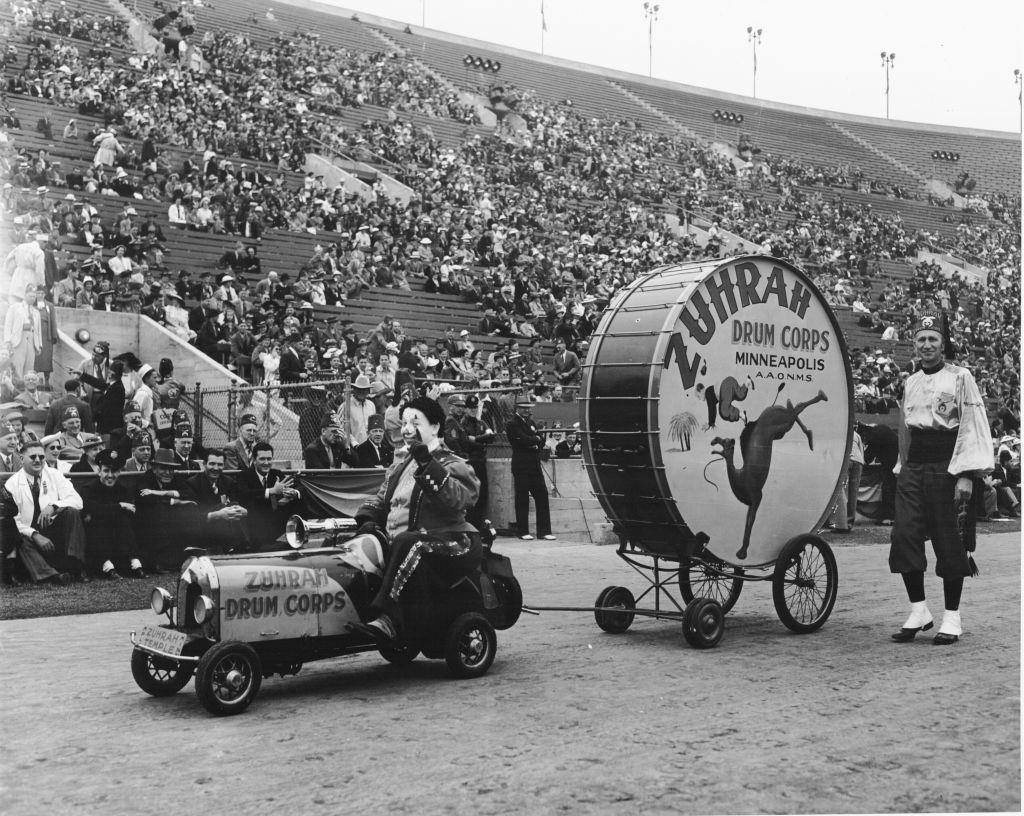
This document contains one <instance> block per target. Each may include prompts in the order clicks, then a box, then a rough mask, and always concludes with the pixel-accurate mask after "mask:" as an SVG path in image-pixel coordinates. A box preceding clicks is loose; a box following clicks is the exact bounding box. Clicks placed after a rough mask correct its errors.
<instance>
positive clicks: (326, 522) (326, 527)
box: [284, 516, 359, 550]
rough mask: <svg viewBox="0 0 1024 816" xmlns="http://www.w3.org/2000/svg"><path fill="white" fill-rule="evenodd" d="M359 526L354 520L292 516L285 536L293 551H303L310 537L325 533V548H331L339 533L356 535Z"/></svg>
mask: <svg viewBox="0 0 1024 816" xmlns="http://www.w3.org/2000/svg"><path fill="white" fill-rule="evenodd" d="M358 527H359V524H358V523H357V522H356V520H355V519H354V518H323V519H304V518H302V517H301V516H292V517H291V518H289V519H288V523H287V524H286V525H285V528H284V534H285V538H286V539H287V541H288V546H289V547H291V548H292V549H293V550H301V549H302V548H303V547H304V546H306V544H307V542H308V541H309V539H310V536H314V535H318V534H320V533H325V534H326V535H325V537H324V546H327V547H329V546H331V545H332V544H333V543H334V541H333V539H334V537H335V536H336V535H337V534H339V533H354V532H355V531H356V528H358Z"/></svg>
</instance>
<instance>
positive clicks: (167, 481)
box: [135, 448, 196, 572]
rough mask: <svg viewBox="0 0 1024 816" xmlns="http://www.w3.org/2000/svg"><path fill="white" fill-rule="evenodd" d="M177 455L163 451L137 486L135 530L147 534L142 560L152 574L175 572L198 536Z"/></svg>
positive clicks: (189, 497)
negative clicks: (180, 473) (191, 540)
mask: <svg viewBox="0 0 1024 816" xmlns="http://www.w3.org/2000/svg"><path fill="white" fill-rule="evenodd" d="M178 470H179V466H178V463H177V461H176V460H175V458H174V452H173V451H169V450H167V449H166V448H160V449H158V450H157V451H156V453H155V454H154V456H153V461H152V466H151V470H150V471H149V472H148V473H146V474H144V475H143V476H142V477H140V478H139V480H138V482H137V483H136V485H137V487H138V489H139V491H138V496H137V498H136V500H135V506H136V529H137V530H144V531H145V533H146V536H145V539H144V541H143V544H142V548H143V558H144V559H145V562H146V566H147V568H148V569H149V571H150V572H172V571H175V570H177V568H178V566H179V565H180V564H181V561H182V555H183V552H184V549H185V544H186V543H187V542H188V541H189V540H190V539H191V538H192V537H193V536H194V535H195V532H196V502H195V500H194V499H193V498H192V494H191V492H190V491H189V489H188V487H187V486H186V485H185V481H184V479H182V478H181V476H180V475H179V474H178V472H177V471H178Z"/></svg>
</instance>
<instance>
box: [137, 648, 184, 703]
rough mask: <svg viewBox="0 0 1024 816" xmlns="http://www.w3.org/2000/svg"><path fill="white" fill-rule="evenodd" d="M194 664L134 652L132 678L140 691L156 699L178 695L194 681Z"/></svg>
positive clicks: (138, 651)
mask: <svg viewBox="0 0 1024 816" xmlns="http://www.w3.org/2000/svg"><path fill="white" fill-rule="evenodd" d="M193 670H194V666H193V665H192V663H185V662H178V661H176V660H170V659H169V658H166V657H159V656H157V655H152V654H149V652H144V651H143V650H142V649H133V650H132V677H134V678H135V682H136V684H137V685H138V687H139V688H140V689H142V690H143V691H144V692H146V694H151V695H153V696H154V697H170V696H171V695H172V694H177V693H178V692H179V691H181V690H182V689H183V688H185V686H186V685H187V684H188V681H189V680H191V679H192V672H193Z"/></svg>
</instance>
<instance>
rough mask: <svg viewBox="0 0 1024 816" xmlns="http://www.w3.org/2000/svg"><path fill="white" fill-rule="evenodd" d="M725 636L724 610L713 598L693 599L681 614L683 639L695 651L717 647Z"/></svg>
mask: <svg viewBox="0 0 1024 816" xmlns="http://www.w3.org/2000/svg"><path fill="white" fill-rule="evenodd" d="M723 634H725V610H724V609H723V608H722V605H721V604H720V603H719V602H718V601H716V600H714V599H713V598H694V599H693V600H692V601H691V602H690V603H688V604H687V605H686V610H685V611H684V612H683V637H685V638H686V642H687V643H689V644H690V645H691V646H693V648H695V649H710V648H712V647H713V646H717V645H718V642H719V641H720V640H721V639H722V635H723Z"/></svg>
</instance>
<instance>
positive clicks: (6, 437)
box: [0, 422, 22, 473]
mask: <svg viewBox="0 0 1024 816" xmlns="http://www.w3.org/2000/svg"><path fill="white" fill-rule="evenodd" d="M20 445H21V433H20V432H19V431H18V428H17V426H15V425H14V423H12V422H4V423H3V424H2V425H0V473H15V472H17V471H18V470H20V469H21V464H22V460H21V454H20V453H19V452H18V448H19V447H20Z"/></svg>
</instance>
